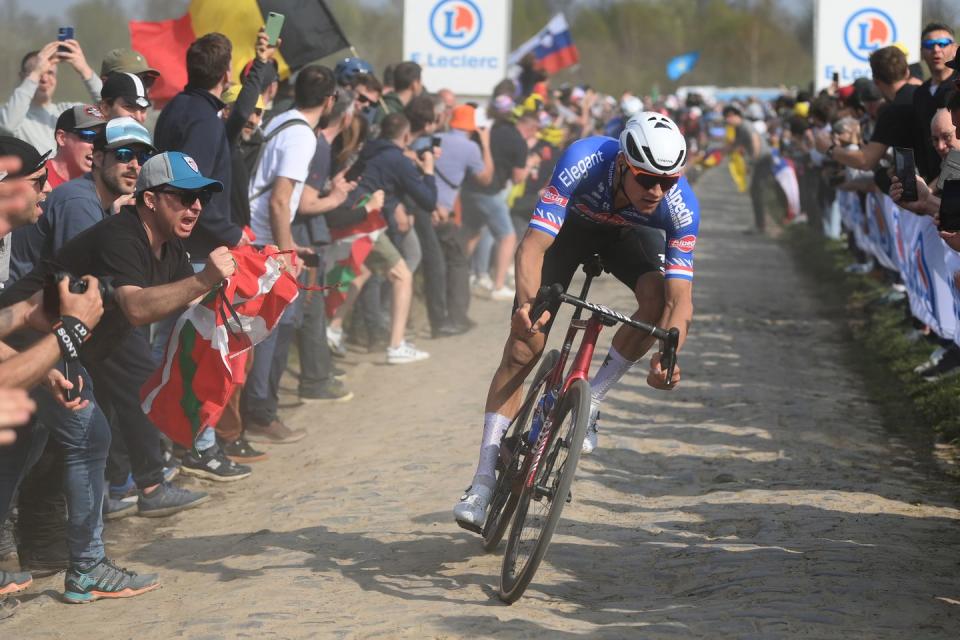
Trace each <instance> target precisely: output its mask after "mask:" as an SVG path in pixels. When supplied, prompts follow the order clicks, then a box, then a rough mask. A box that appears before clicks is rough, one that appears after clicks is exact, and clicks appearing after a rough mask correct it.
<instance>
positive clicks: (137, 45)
mask: <svg viewBox="0 0 960 640" xmlns="http://www.w3.org/2000/svg"><path fill="white" fill-rule="evenodd" d="M271 11H274V12H276V13H282V14H283V15H284V16H285V17H286V20H285V21H284V24H283V30H282V31H281V33H280V37H281V38H282V40H283V42H282V43H281V46H280V51H279V52H278V55H277V62H278V63H279V66H280V77H281V78H286V77H288V76H289V75H290V72H291V71H296V70H297V69H299V68H300V67H303V66H305V65H307V64H310V63H311V62H314V61H315V60H319V59H320V58H323V57H325V56H328V55H330V54H332V53H336V52H337V51H340V50H342V49H346V48H349V47H350V43H349V42H348V41H347V38H346V36H345V35H344V34H343V31H342V30H341V29H340V25H338V24H337V21H336V19H335V18H334V17H333V13H331V11H330V9H328V8H327V5H326V3H324V2H323V0H192V1H191V2H190V9H189V10H188V11H187V13H186V15H184V16H182V17H180V18H175V19H173V20H163V21H161V22H141V21H136V20H133V21H131V22H130V42H131V46H132V47H133V48H134V49H136V50H137V51H139V52H140V53H142V54H143V55H144V57H145V58H146V59H147V62H148V63H149V65H150V66H151V67H153V68H155V69H157V70H158V71H159V72H160V78H159V79H158V80H157V82H156V83H155V84H154V85H153V87H152V88H151V89H150V97H151V98H152V99H153V101H154V102H155V103H158V104H159V105H162V104H164V103H165V102H167V101H168V100H170V99H171V98H172V97H173V96H175V95H176V94H177V93H179V92H180V91H181V90H182V89H183V87H184V85H186V84H187V69H186V53H187V48H188V47H189V46H190V43H191V42H193V41H194V40H196V39H197V38H198V37H200V36H202V35H204V34H207V33H212V32H215V31H216V32H219V33H222V34H223V35H225V36H227V37H228V38H230V42H231V43H233V75H234V80H235V81H237V80H238V75H239V73H240V70H241V69H242V68H243V66H244V65H246V64H247V63H248V62H250V61H251V60H253V58H254V43H255V42H256V37H257V31H258V30H259V29H260V27H262V26H263V25H264V24H266V21H267V14H268V13H270V12H271Z"/></svg>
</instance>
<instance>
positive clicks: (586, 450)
mask: <svg viewBox="0 0 960 640" xmlns="http://www.w3.org/2000/svg"><path fill="white" fill-rule="evenodd" d="M599 417H600V407H599V406H598V405H595V404H591V405H590V424H588V425H587V434H586V435H585V436H584V437H583V446H582V447H581V448H580V453H581V455H585V456H588V455H590V454H591V453H593V450H594V449H596V448H597V418H599Z"/></svg>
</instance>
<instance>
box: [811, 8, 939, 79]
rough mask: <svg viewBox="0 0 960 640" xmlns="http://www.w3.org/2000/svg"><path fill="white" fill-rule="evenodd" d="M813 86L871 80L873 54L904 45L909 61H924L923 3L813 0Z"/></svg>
mask: <svg viewBox="0 0 960 640" xmlns="http://www.w3.org/2000/svg"><path fill="white" fill-rule="evenodd" d="M815 2H816V4H815V5H814V27H813V33H814V49H815V52H814V85H815V89H816V90H817V91H820V89H823V88H825V87H827V86H828V85H829V84H830V82H831V80H832V78H833V74H834V73H837V74H838V75H839V82H840V85H841V86H843V85H847V84H851V83H852V82H853V81H854V80H856V79H857V78H860V77H868V78H869V77H870V75H871V74H870V54H871V53H873V52H874V51H876V50H877V49H880V48H881V47H886V46H889V45H892V44H896V43H900V44H903V45H904V46H905V47H906V48H907V49H908V51H909V54H908V55H907V61H908V62H911V63H913V62H920V30H921V28H922V27H921V24H920V21H921V8H922V7H921V4H922V2H921V0H815Z"/></svg>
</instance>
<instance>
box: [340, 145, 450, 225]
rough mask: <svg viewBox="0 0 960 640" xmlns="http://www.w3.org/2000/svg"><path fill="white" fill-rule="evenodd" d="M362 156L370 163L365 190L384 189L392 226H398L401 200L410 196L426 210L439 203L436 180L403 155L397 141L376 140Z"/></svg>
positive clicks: (367, 146) (367, 165)
mask: <svg viewBox="0 0 960 640" xmlns="http://www.w3.org/2000/svg"><path fill="white" fill-rule="evenodd" d="M360 158H361V159H362V160H363V161H364V162H366V163H367V164H366V168H365V169H364V171H363V178H362V179H361V182H360V185H361V186H362V188H363V192H364V193H373V192H374V191H377V190H378V189H383V192H384V205H383V211H384V215H385V216H386V218H387V223H388V224H389V225H390V228H391V229H393V228H395V227H396V222H395V219H394V216H393V210H394V209H395V208H396V206H397V202H399V201H400V200H403V199H408V198H409V200H410V201H411V202H413V203H414V204H416V205H417V206H418V207H420V208H421V209H424V210H426V211H433V210H434V208H435V207H436V206H437V183H436V180H435V179H434V177H433V176H425V175H423V174H422V173H420V170H419V169H417V165H415V164H414V163H413V160H411V159H410V158H408V157H406V156H405V155H403V150H402V149H400V147H398V146H397V145H396V144H395V143H393V142H391V141H390V140H382V139H376V140H372V141H370V142H368V143H367V145H366V146H365V147H364V148H363V151H362V152H361V153H360ZM358 190H359V189H358ZM410 213H412V212H410Z"/></svg>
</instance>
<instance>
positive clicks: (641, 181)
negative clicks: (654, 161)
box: [633, 173, 680, 193]
mask: <svg viewBox="0 0 960 640" xmlns="http://www.w3.org/2000/svg"><path fill="white" fill-rule="evenodd" d="M633 179H634V181H636V183H637V184H638V185H640V186H641V187H643V188H644V189H647V190H648V191H649V190H650V189H653V188H654V187H655V186H657V185H658V184H659V185H660V189H661V191H663V192H664V193H666V192H667V191H670V189H673V187H674V185H675V184H677V182H679V181H680V176H652V175H650V174H649V173H635V174H633Z"/></svg>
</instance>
